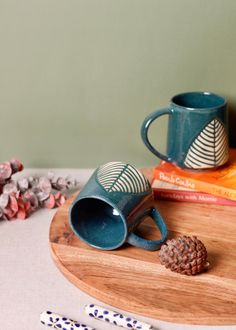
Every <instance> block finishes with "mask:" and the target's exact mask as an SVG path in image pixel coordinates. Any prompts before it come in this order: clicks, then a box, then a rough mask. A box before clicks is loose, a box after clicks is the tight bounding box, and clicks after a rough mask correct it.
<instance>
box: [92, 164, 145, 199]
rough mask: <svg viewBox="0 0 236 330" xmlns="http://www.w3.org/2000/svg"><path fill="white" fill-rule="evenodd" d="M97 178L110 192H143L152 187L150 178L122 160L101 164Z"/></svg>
mask: <svg viewBox="0 0 236 330" xmlns="http://www.w3.org/2000/svg"><path fill="white" fill-rule="evenodd" d="M97 178H98V181H99V183H100V184H101V185H102V186H103V188H104V189H105V190H106V191H108V192H118V191H119V192H125V193H142V192H145V191H148V190H149V189H150V184H149V182H148V180H147V179H146V178H145V176H144V175H143V174H142V173H141V172H140V171H138V170H137V169H136V168H135V167H133V166H132V165H129V164H125V163H122V162H110V163H107V164H105V165H102V166H100V167H99V169H98V172H97Z"/></svg>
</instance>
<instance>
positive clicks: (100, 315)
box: [84, 304, 152, 330]
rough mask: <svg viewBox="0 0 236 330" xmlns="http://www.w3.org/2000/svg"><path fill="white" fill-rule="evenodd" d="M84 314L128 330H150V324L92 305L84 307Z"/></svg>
mask: <svg viewBox="0 0 236 330" xmlns="http://www.w3.org/2000/svg"><path fill="white" fill-rule="evenodd" d="M84 310H85V313H86V314H87V315H89V316H90V317H94V318H95V319H98V320H101V321H105V322H108V323H111V324H113V325H117V326H120V327H123V328H126V329H130V330H132V329H133V330H151V329H152V326H151V325H150V324H147V323H144V322H141V321H138V320H136V319H134V318H132V317H129V316H126V315H123V314H120V313H118V312H115V311H112V310H108V309H106V308H103V307H101V306H97V305H94V304H90V305H86V306H85V307H84Z"/></svg>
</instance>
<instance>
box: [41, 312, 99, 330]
mask: <svg viewBox="0 0 236 330" xmlns="http://www.w3.org/2000/svg"><path fill="white" fill-rule="evenodd" d="M40 322H41V323H42V324H44V325H46V326H48V327H52V328H55V329H60V330H95V328H91V327H88V326H87V325H86V324H81V323H78V322H77V321H73V320H71V319H68V318H67V317H65V316H62V315H59V314H55V313H53V312H50V311H45V312H42V313H41V314H40Z"/></svg>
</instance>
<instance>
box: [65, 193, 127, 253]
mask: <svg viewBox="0 0 236 330" xmlns="http://www.w3.org/2000/svg"><path fill="white" fill-rule="evenodd" d="M87 198H93V199H97V200H100V201H103V202H105V203H107V204H108V205H110V206H111V207H113V208H114V209H115V210H116V211H117V212H118V213H119V216H120V217H121V219H122V221H123V225H124V237H123V240H122V241H121V242H120V243H119V244H117V245H114V246H112V247H109V248H104V247H101V246H97V245H95V244H92V243H90V242H88V241H87V240H86V239H84V238H83V237H82V236H81V235H80V234H79V233H78V232H77V231H76V229H75V226H74V224H73V223H72V214H71V213H72V209H73V207H74V206H75V205H76V204H77V203H79V202H80V201H81V200H83V199H87ZM69 215H70V216H69V224H70V226H71V228H72V229H73V232H74V234H75V235H76V236H77V237H79V238H80V239H81V240H82V241H83V242H85V243H87V244H89V245H90V246H92V247H94V248H96V249H100V250H115V249H117V248H119V247H121V246H122V245H123V244H124V243H125V242H126V240H127V237H128V228H127V222H126V218H125V217H124V215H123V213H122V212H121V211H120V210H119V209H118V207H117V205H115V203H112V202H111V201H110V200H108V199H106V198H104V197H100V196H96V195H88V196H83V197H82V198H79V199H78V200H76V201H75V203H73V204H72V205H71V207H70V212H69Z"/></svg>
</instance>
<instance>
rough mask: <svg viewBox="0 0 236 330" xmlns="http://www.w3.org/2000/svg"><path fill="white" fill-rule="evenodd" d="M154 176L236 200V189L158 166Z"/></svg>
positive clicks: (188, 187)
mask: <svg viewBox="0 0 236 330" xmlns="http://www.w3.org/2000/svg"><path fill="white" fill-rule="evenodd" d="M154 178H155V179H157V180H160V181H163V182H168V183H172V184H175V185H177V186H182V187H185V188H187V189H193V190H197V191H201V192H205V193H208V194H211V195H215V196H219V197H222V198H226V199H230V200H233V201H236V190H235V189H230V188H225V187H222V186H217V185H216V184H212V183H208V182H202V181H198V180H196V179H193V178H191V177H184V176H182V175H175V174H173V173H171V174H169V173H166V172H164V171H162V170H159V169H158V168H155V170H154Z"/></svg>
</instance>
